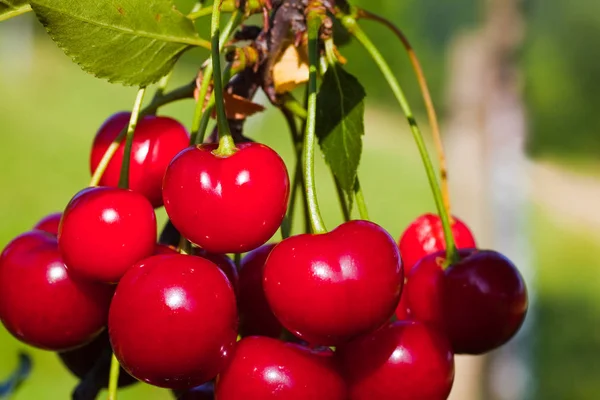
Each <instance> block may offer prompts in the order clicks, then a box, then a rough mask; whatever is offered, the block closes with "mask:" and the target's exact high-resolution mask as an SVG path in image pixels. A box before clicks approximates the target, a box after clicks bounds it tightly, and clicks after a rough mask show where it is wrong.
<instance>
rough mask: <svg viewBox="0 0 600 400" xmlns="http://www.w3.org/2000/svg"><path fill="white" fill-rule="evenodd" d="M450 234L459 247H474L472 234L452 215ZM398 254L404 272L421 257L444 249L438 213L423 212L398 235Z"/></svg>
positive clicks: (442, 231)
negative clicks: (400, 257)
mask: <svg viewBox="0 0 600 400" xmlns="http://www.w3.org/2000/svg"><path fill="white" fill-rule="evenodd" d="M452 220H453V221H452V225H451V228H452V234H453V235H454V242H455V244H456V247H457V248H459V249H463V248H474V247H476V244H475V238H474V237H473V234H472V233H471V231H470V230H469V228H468V227H467V225H465V223H464V222H462V221H461V220H459V219H458V218H456V217H452ZM399 247H400V254H401V255H402V263H403V265H404V272H405V273H406V274H408V272H409V271H410V270H411V269H412V267H413V266H414V265H415V264H416V263H417V261H419V260H420V259H421V258H423V257H425V256H426V255H428V254H432V253H436V252H438V251H441V250H445V249H446V242H445V240H444V229H443V228H442V221H441V219H440V217H439V216H438V215H435V214H424V215H421V216H420V217H419V218H417V219H416V220H414V221H413V222H412V223H411V224H410V225H409V226H408V228H406V230H405V231H404V233H403V234H402V236H401V237H400V242H399Z"/></svg>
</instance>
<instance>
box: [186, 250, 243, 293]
mask: <svg viewBox="0 0 600 400" xmlns="http://www.w3.org/2000/svg"><path fill="white" fill-rule="evenodd" d="M193 253H194V255H196V256H198V257H202V258H205V259H207V260H208V261H211V262H213V263H214V264H215V265H216V266H217V267H219V269H220V270H221V271H223V272H224V273H225V275H226V276H227V279H229V282H231V286H232V287H233V291H234V292H235V293H237V291H238V286H239V278H238V271H237V268H236V266H235V263H234V262H233V260H232V259H231V258H229V257H227V255H225V254H216V253H209V252H208V251H206V250H204V249H199V248H195V249H194V251H193Z"/></svg>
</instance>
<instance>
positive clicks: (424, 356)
mask: <svg viewBox="0 0 600 400" xmlns="http://www.w3.org/2000/svg"><path fill="white" fill-rule="evenodd" d="M336 358H337V360H338V361H339V365H340V367H341V369H342V371H343V375H344V377H345V379H346V383H347V384H348V387H349V391H350V396H349V399H350V400H374V399H377V400H417V399H418V400H445V399H447V398H448V395H449V394H450V390H451V389H452V383H453V382H454V355H453V354H452V350H451V347H450V343H449V342H448V340H447V339H446V338H445V337H444V336H443V335H442V334H441V333H440V332H439V331H437V330H436V329H434V328H431V327H428V326H427V325H425V324H423V323H420V322H416V321H396V322H394V323H391V324H388V325H386V326H384V327H383V328H381V329H379V330H377V331H375V332H372V333H370V334H367V335H365V336H362V337H360V338H358V339H356V340H354V341H352V342H350V343H347V344H344V345H342V346H340V347H338V348H337V350H336Z"/></svg>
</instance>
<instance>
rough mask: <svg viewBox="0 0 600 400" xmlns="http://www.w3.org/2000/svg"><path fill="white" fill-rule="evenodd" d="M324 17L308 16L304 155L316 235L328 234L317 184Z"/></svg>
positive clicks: (303, 159)
mask: <svg viewBox="0 0 600 400" xmlns="http://www.w3.org/2000/svg"><path fill="white" fill-rule="evenodd" d="M321 18H322V16H321V15H320V14H318V13H316V12H314V13H312V12H310V13H309V14H308V60H309V79H308V108H307V111H308V118H307V119H306V134H305V136H304V151H303V154H302V162H303V170H304V171H303V172H304V174H303V175H304V183H305V184H306V199H307V202H308V213H309V216H310V224H311V227H312V231H313V232H314V233H324V232H327V229H326V228H325V223H324V222H323V217H321V212H320V211H319V204H318V201H317V191H316V184H315V143H316V119H317V68H318V67H319V43H318V40H319V29H320V27H321V21H322V19H321Z"/></svg>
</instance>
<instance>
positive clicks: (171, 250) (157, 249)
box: [152, 243, 179, 256]
mask: <svg viewBox="0 0 600 400" xmlns="http://www.w3.org/2000/svg"><path fill="white" fill-rule="evenodd" d="M164 254H179V252H178V251H177V249H176V248H175V247H173V246H167V245H166V244H160V243H157V244H156V246H154V253H152V255H154V256H158V255H164Z"/></svg>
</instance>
